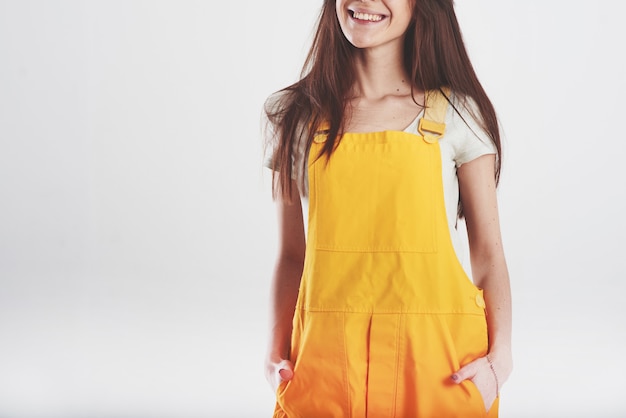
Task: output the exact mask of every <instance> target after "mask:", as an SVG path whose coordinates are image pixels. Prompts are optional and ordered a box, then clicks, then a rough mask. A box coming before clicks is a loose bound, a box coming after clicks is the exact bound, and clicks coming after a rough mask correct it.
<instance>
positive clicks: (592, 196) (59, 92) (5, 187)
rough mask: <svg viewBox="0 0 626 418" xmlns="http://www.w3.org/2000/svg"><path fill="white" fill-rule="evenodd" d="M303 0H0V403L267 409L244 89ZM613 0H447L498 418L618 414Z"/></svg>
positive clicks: (255, 202)
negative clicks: (484, 201)
mask: <svg viewBox="0 0 626 418" xmlns="http://www.w3.org/2000/svg"><path fill="white" fill-rule="evenodd" d="M320 5H321V0H316V1H313V0H307V1H306V2H294V1H286V0H281V1H272V2H257V1H250V0H243V1H239V2H209V1H204V2H203V1H187V0H184V1H180V0H179V1H173V0H171V1H164V0H152V1H148V0H146V1H138V0H125V1H104V0H93V1H88V0H85V1H77V0H74V1H64V0H58V1H53V0H49V1H44V0H41V1H33V0H13V1H7V0H0V417H1V418H22V417H24V418H26V417H28V418H31V417H33V418H34V417H37V418H39V417H41V418H47V417H63V418H65V417H67V418H74V417H76V418H79V417H80V418H92V417H93V418H99V417H103V418H104V417H107V418H117V417H125V418H130V417H133V418H134V417H137V418H140V417H141V418H143V417H146V418H147V417H151V418H152V417H153V418H161V417H162V418H195V417H219V418H227V417H238V418H244V417H251V418H255V417H266V416H269V415H270V414H271V411H272V409H273V395H272V393H271V391H270V390H269V388H268V386H267V384H266V383H265V380H264V377H263V369H262V363H263V354H264V350H265V343H266V332H265V331H266V321H267V309H268V289H269V282H270V277H271V273H272V268H273V261H274V260H273V258H274V256H275V250H276V231H275V229H276V228H275V226H276V218H275V215H274V212H273V211H274V208H273V204H272V201H271V198H270V190H269V174H268V173H267V172H266V171H265V170H264V169H263V168H262V162H261V139H260V131H259V129H260V122H259V121H260V115H261V108H262V104H263V101H264V100H265V98H266V97H267V96H268V95H269V94H270V93H272V92H273V91H275V90H278V89H279V88H281V87H284V86H285V85H287V84H289V83H291V82H293V81H295V80H296V78H297V76H298V74H299V70H300V66H301V64H302V62H303V60H304V57H305V54H306V50H307V46H308V42H309V41H310V35H311V29H312V27H313V24H314V20H315V18H316V16H317V11H318V9H319V6H320ZM618 10H619V2H617V1H614V0H613V1H609V0H604V1H602V0H601V1H600V2H596V3H594V4H591V3H589V2H583V1H577V0H574V1H564V0H563V1H558V0H542V1H539V0H535V1H526V2H519V1H509V0H458V1H457V12H458V16H459V20H460V23H461V27H462V29H463V32H464V35H465V39H466V43H467V46H468V48H469V51H470V55H471V57H472V60H473V62H474V64H475V67H476V70H477V72H478V74H479V77H480V78H481V80H482V81H483V83H484V85H485V88H486V89H487V92H488V93H489V94H490V96H491V98H492V100H493V102H494V104H495V106H496V108H497V110H498V112H499V115H500V119H501V122H502V125H503V131H504V135H505V137H504V147H505V152H504V170H503V176H502V182H501V188H500V192H499V193H500V194H499V196H500V205H501V217H502V229H503V234H504V243H505V250H506V253H507V260H508V263H509V268H510V273H511V279H512V288H513V302H514V341H513V343H514V347H513V348H514V355H515V370H514V374H513V375H512V376H511V379H510V381H509V382H508V383H507V385H506V386H505V388H504V389H503V391H502V401H501V416H502V417H507V418H516V417H549V418H555V417H568V418H573V417H591V416H593V417H622V416H626V398H625V397H624V396H623V394H622V391H623V382H622V380H623V378H622V376H623V375H624V373H626V361H625V360H624V355H623V351H624V347H626V329H625V327H624V326H623V321H624V317H625V313H626V307H625V306H626V304H625V303H624V283H623V282H624V279H626V267H625V264H624V262H623V250H624V248H625V246H624V241H623V240H624V236H625V234H626V223H625V221H624V217H623V214H624V213H625V212H626V207H625V203H624V201H625V200H626V196H625V194H626V192H625V190H626V187H625V186H624V183H625V182H624V180H625V178H624V177H625V176H624V174H623V171H622V167H621V163H622V160H623V155H624V152H625V151H626V146H625V145H624V134H623V133H622V132H621V131H619V130H618V129H619V127H620V125H619V124H620V123H621V122H622V120H623V116H622V113H623V111H624V110H625V109H624V106H623V104H622V102H623V100H622V99H623V95H624V93H626V86H625V81H624V76H623V74H626V68H625V64H624V53H623V48H622V47H621V46H620V42H621V40H623V39H625V37H626V30H625V29H624V25H623V23H622V21H621V20H622V19H621V15H620V13H619V12H618Z"/></svg>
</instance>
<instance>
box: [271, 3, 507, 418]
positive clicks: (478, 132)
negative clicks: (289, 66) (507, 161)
mask: <svg viewBox="0 0 626 418" xmlns="http://www.w3.org/2000/svg"><path fill="white" fill-rule="evenodd" d="M266 115H267V118H268V129H267V134H266V138H267V141H268V146H269V150H270V159H269V161H268V166H269V167H270V168H272V169H273V170H274V171H273V173H274V180H275V181H274V193H275V197H276V198H277V201H278V205H277V206H278V212H279V226H280V250H279V255H278V260H277V265H276V271H275V273H274V280H273V284H272V315H271V333H270V339H269V349H268V354H267V359H266V376H267V378H268V380H269V382H270V384H271V385H272V387H273V389H274V390H275V391H276V394H277V404H276V409H275V411H274V416H275V417H307V418H309V417H313V418H317V417H437V418H442V417H486V416H489V417H495V416H497V413H498V397H499V391H500V389H501V387H502V385H503V384H504V382H505V381H506V380H507V378H508V377H509V375H510V373H511V370H512V356H511V300H510V299H511V298H510V285H509V277H508V272H507V267H506V262H505V258H504V253H503V249H502V242H501V237H500V227H499V221H498V209H497V199H496V184H497V180H498V175H499V171H500V136H499V128H498V122H497V118H496V114H495V111H494V108H493V106H492V104H491V102H490V101H489V98H488V97H487V95H486V93H485V91H484V89H483V88H482V86H481V85H480V83H479V81H478V79H477V77H476V75H475V73H474V71H473V69H472V66H471V63H470V61H469V58H468V56H467V53H466V50H465V47H464V45H463V41H462V38H461V34H460V29H459V27H458V22H457V19H456V16H455V13H454V9H453V4H452V0H379V1H378V0H371V1H356V0H325V1H324V4H323V7H322V11H321V15H320V18H319V22H318V26H317V31H316V35H315V38H314V40H313V45H312V47H311V50H310V52H309V55H308V58H307V61H306V63H305V66H304V70H303V75H302V77H301V79H300V80H299V81H298V82H297V83H295V84H293V85H291V86H289V87H287V88H285V89H283V90H281V91H280V92H278V93H276V94H275V95H273V96H272V97H271V98H270V99H268V102H267V103H266ZM303 203H304V206H306V205H307V204H308V205H309V207H308V222H307V223H308V229H307V233H306V234H305V228H304V224H305V221H304V217H303V213H302V212H303ZM461 216H464V217H465V221H466V222H465V223H466V225H467V233H468V239H469V244H470V262H471V271H470V269H469V268H466V267H464V265H463V262H462V260H460V257H461V256H462V253H463V252H462V249H461V247H460V243H459V237H458V232H457V230H456V226H457V219H458V218H459V217H461ZM470 276H471V277H472V278H473V283H472V281H471V279H470V278H469V277H470Z"/></svg>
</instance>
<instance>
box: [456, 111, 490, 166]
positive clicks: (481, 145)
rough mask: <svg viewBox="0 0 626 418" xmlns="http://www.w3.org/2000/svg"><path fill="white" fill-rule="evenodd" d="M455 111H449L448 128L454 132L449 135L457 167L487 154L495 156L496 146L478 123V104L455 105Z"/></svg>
mask: <svg viewBox="0 0 626 418" xmlns="http://www.w3.org/2000/svg"><path fill="white" fill-rule="evenodd" d="M454 105H455V107H456V109H457V110H458V113H457V112H455V111H454V109H452V108H450V109H448V114H447V119H448V121H447V123H446V127H447V128H448V127H449V128H450V130H451V131H452V132H450V135H447V134H446V136H447V139H449V142H450V146H451V147H452V150H453V158H454V162H455V165H456V167H457V168H458V167H460V166H461V165H463V164H465V163H468V162H470V161H472V160H475V159H476V158H478V157H481V156H483V155H486V154H495V153H496V146H495V144H494V143H493V141H492V140H491V138H490V137H489V135H487V133H486V132H485V130H484V129H483V128H482V127H481V126H480V124H479V123H477V122H476V117H478V115H479V113H478V110H477V107H476V104H475V103H474V101H472V100H471V99H467V100H465V102H461V101H459V100H455V103H454Z"/></svg>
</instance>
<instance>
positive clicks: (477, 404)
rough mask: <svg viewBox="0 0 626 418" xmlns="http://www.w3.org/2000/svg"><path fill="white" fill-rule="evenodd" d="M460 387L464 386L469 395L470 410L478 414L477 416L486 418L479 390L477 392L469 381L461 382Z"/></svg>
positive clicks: (483, 402) (475, 387)
mask: <svg viewBox="0 0 626 418" xmlns="http://www.w3.org/2000/svg"><path fill="white" fill-rule="evenodd" d="M461 385H465V387H466V388H467V391H468V392H469V394H470V401H471V404H472V410H473V411H477V412H478V413H479V414H480V415H478V416H480V417H486V416H487V410H486V409H485V401H484V400H483V395H482V393H480V390H478V387H477V386H476V385H475V384H474V382H472V381H471V380H469V379H468V380H465V381H463V382H461Z"/></svg>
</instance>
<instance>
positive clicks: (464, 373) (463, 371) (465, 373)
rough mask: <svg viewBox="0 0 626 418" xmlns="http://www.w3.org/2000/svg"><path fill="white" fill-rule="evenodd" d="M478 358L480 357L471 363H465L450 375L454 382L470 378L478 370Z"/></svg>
mask: <svg viewBox="0 0 626 418" xmlns="http://www.w3.org/2000/svg"><path fill="white" fill-rule="evenodd" d="M479 360H481V359H478V360H474V361H472V362H471V363H468V364H466V365H465V366H463V367H461V368H460V369H459V370H458V371H457V372H456V373H454V374H453V375H452V376H450V377H451V378H452V380H453V381H454V382H455V383H461V382H462V381H464V380H467V379H472V378H473V377H474V376H476V373H477V372H478V368H479Z"/></svg>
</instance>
